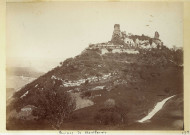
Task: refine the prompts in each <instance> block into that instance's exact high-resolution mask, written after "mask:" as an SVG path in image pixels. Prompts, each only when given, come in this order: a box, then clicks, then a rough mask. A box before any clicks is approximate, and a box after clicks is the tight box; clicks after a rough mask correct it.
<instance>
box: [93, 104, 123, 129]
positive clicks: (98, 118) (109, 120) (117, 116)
mask: <svg viewBox="0 0 190 135" xmlns="http://www.w3.org/2000/svg"><path fill="white" fill-rule="evenodd" d="M123 119H124V117H123V115H122V113H121V112H120V109H119V108H117V107H111V108H102V109H100V110H99V111H98V113H97V114H96V115H95V116H94V120H95V122H97V123H99V124H103V125H109V124H114V125H115V124H119V123H122V122H123Z"/></svg>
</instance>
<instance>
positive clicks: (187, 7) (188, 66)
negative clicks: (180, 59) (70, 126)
mask: <svg viewBox="0 0 190 135" xmlns="http://www.w3.org/2000/svg"><path fill="white" fill-rule="evenodd" d="M45 1H55V0H7V2H45ZM56 1H63V0H56ZM66 1H69V0H66ZM77 1H82V0H77ZM86 1H92V0H86ZM96 1H102V0H96ZM108 1H117V2H119V1H118V0H108ZM120 1H129V0H120ZM139 1H146V0H139ZM147 1H148V0H147ZM152 1H153V0H152ZM155 1H162V2H164V1H165V2H166V1H167V2H179V1H180V2H183V3H184V106H185V110H184V114H185V115H184V122H185V131H189V130H190V125H189V124H190V110H189V108H190V104H189V102H190V99H189V94H190V93H189V90H190V85H188V80H190V63H189V62H188V60H189V58H190V53H189V52H190V46H188V44H190V39H189V38H188V37H190V27H189V24H190V15H189V13H190V1H182V0H170V1H168V0H154V2H155ZM5 20H6V1H5V0H0V95H1V102H0V123H1V124H0V133H58V131H52V130H45V131H42V130H41V131H40V130H38V131H32V130H27V131H7V130H6V90H5V87H6V79H5V77H6V76H5V64H6V61H5V59H6V55H5V49H6V48H5V44H6V40H5V39H6V37H5V36H6V34H5V33H6V22H5ZM121 132H125V133H129V132H130V133H166V132H167V133H179V134H180V133H181V134H182V132H183V131H107V133H121Z"/></svg>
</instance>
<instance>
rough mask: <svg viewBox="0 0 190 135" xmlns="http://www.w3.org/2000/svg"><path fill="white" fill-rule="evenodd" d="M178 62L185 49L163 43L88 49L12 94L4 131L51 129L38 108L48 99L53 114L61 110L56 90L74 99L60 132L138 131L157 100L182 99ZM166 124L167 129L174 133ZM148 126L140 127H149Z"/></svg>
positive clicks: (181, 68)
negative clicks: (156, 45) (173, 47)
mask: <svg viewBox="0 0 190 135" xmlns="http://www.w3.org/2000/svg"><path fill="white" fill-rule="evenodd" d="M114 42H115V41H114ZM105 49H106V50H107V51H106V52H105ZM110 49H111V50H110ZM109 50H110V51H109ZM114 50H117V51H114ZM131 52H132V53H131ZM136 52H137V53H136ZM182 64H183V51H182V50H177V51H175V50H171V49H168V48H167V47H165V46H164V45H162V46H161V47H155V48H154V47H151V48H148V49H144V48H141V47H139V46H137V47H135V48H134V47H131V46H128V47H125V46H122V45H121V46H120V45H110V44H109V43H108V44H105V43H103V44H99V45H90V46H89V47H88V48H86V49H85V50H84V51H83V52H82V53H81V54H80V55H78V56H76V57H74V58H69V59H67V60H65V61H63V62H60V65H59V66H57V67H55V68H54V69H53V70H51V71H49V72H48V73H46V74H44V75H42V76H40V77H39V78H38V79H36V80H34V81H33V82H31V83H29V84H27V85H26V86H24V87H23V88H22V89H21V90H20V91H18V92H16V93H15V94H14V97H13V98H14V99H13V101H12V103H11V104H10V106H8V108H7V110H8V111H7V116H8V117H7V129H52V126H51V124H49V123H48V120H49V119H46V118H47V117H44V116H45V114H46V111H47V109H45V110H46V111H45V112H43V113H42V112H41V111H39V110H40V108H43V106H46V104H45V103H44V101H48V103H49V100H52V101H51V102H50V103H52V104H53V105H54V106H55V107H53V108H54V110H52V115H53V114H54V113H57V111H56V109H58V110H59V109H60V108H61V106H60V107H57V108H56V106H58V105H60V102H59V101H60V100H57V98H59V95H57V94H59V93H60V92H63V93H64V94H68V95H69V97H71V98H72V99H74V102H75V105H74V106H75V109H73V110H72V111H71V112H70V113H69V117H67V118H65V119H64V122H62V124H61V125H60V127H59V129H73V130H74V129H75V130H79V129H80V130H82V129H105V130H109V129H111V130H118V129H123V130H124V129H133V130H138V129H142V128H139V127H141V126H138V125H139V124H140V125H141V124H142V125H144V124H143V123H137V120H139V119H141V118H143V117H144V116H146V115H147V114H148V113H149V112H150V110H151V109H152V108H153V107H154V105H155V104H156V103H157V102H158V101H161V100H163V99H164V98H167V97H169V96H173V95H181V98H182V99H183V66H182ZM52 91H53V92H54V94H55V95H56V97H57V98H56V97H55V98H54V100H53V99H52V97H53V96H50V97H49V96H48V94H47V93H48V92H49V93H50V94H52V93H51V92H52ZM54 94H53V95H54ZM61 94H62V93H60V95H61ZM63 98H64V96H63ZM42 99H43V100H42ZM54 101H56V103H55V102H54ZM171 102H172V101H171ZM176 102H177V101H176ZM179 102H180V104H178V103H173V106H177V105H180V108H179V110H178V111H182V110H183V101H181V100H179ZM181 102H182V103H181ZM68 104H70V102H68ZM50 106H51V105H49V107H50ZM47 107H48V106H47ZM65 107H67V105H66V106H65ZM26 108H27V109H28V111H27V112H28V113H26V111H24V110H27V109H26ZM43 109H44V108H43ZM68 110H69V109H68ZM166 110H167V108H166ZM69 111H70V110H69ZM170 111H172V109H170ZM166 112H167V111H166ZM163 114H165V113H163ZM42 115H43V118H44V119H43V118H42ZM46 115H49V114H46ZM160 115H161V116H159V117H158V118H157V120H156V121H154V124H155V127H157V128H158V129H166V128H164V127H162V126H161V125H162V123H160V122H159V121H160V118H161V117H162V113H161V114H160ZM155 117H156V116H155ZM171 118H172V119H174V120H175V118H174V117H171ZM181 118H182V119H183V115H182V116H181ZM153 120H154V119H153ZM176 120H178V119H176ZM162 121H163V120H162ZM171 122H174V121H171ZM170 124H171V123H169V125H168V127H167V129H173V127H170ZM150 125H151V124H150ZM150 125H149V126H148V127H146V126H145V128H144V129H151V126H150ZM180 128H182V127H180ZM176 129H179V127H177V128H176Z"/></svg>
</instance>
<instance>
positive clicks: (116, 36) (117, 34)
mask: <svg viewBox="0 0 190 135" xmlns="http://www.w3.org/2000/svg"><path fill="white" fill-rule="evenodd" d="M111 42H112V43H113V44H115V45H121V44H123V43H124V41H123V37H122V33H121V30H120V25H119V24H115V25H114V30H113V35H112V39H111Z"/></svg>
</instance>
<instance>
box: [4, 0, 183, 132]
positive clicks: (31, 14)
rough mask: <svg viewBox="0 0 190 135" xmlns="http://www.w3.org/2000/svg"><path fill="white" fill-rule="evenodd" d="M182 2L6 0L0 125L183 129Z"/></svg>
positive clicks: (19, 128) (17, 127)
mask: <svg viewBox="0 0 190 135" xmlns="http://www.w3.org/2000/svg"><path fill="white" fill-rule="evenodd" d="M183 9H184V5H183V2H166V1H162V2H148V1H146V2H142V1H141V2H137V1H135V2H134V1H123V2H106V1H104V2H103V1H102V2H95V1H94V2H92V1H91V2H90V1H88V2H87V1H85V2H84V1H83V2H79V1H78V2H77V1H75V2H74V1H72V2H69V1H49V2H48V1H46V2H42V1H41V2H40V1H39V2H8V3H7V4H6V130H7V131H22V130H34V131H35V130H74V131H76V130H93V131H94V130H95V131H98V130H105V131H111V130H114V131H119V130H122V131H130V130H133V131H143V130H144V131H148V130H151V131H153V130H158V131H164V130H167V131H169V130H172V131H181V130H184V127H185V126H186V125H184V49H183V44H184V34H183V27H184V26H183V25H184V22H183V21H184V20H183V14H184V12H183V11H184V10H183Z"/></svg>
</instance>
